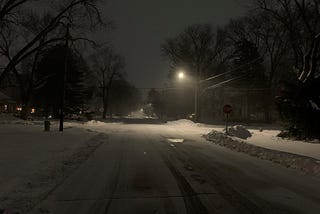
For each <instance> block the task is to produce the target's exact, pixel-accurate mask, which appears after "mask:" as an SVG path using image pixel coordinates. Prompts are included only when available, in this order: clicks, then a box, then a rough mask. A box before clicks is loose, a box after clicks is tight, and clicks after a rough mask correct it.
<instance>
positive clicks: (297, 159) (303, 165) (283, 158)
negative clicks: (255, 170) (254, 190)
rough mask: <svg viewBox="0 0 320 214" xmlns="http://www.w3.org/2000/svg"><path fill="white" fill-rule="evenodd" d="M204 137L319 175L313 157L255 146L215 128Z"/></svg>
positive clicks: (233, 148)
mask: <svg viewBox="0 0 320 214" xmlns="http://www.w3.org/2000/svg"><path fill="white" fill-rule="evenodd" d="M204 137H205V138H206V139H207V140H209V141H211V142H213V143H215V144H218V145H220V146H223V147H227V148H229V149H231V150H234V151H237V152H243V153H246V154H248V155H250V156H255V157H258V158H260V159H264V160H269V161H272V162H274V163H277V164H280V165H282V166H285V167H287V168H293V169H298V170H301V171H302V172H304V173H306V174H311V175H315V176H320V160H317V159H315V158H311V157H306V156H302V155H298V154H292V153H288V152H282V151H277V150H271V149H267V148H263V147H259V146H255V145H252V144H248V143H246V142H244V141H240V140H237V139H235V138H232V137H230V136H227V135H226V134H224V133H222V132H218V131H215V130H213V131H211V132H210V133H209V134H207V135H205V136H204Z"/></svg>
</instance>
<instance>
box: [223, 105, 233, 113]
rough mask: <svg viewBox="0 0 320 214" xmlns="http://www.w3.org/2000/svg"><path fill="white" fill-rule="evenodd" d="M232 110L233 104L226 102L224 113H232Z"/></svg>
mask: <svg viewBox="0 0 320 214" xmlns="http://www.w3.org/2000/svg"><path fill="white" fill-rule="evenodd" d="M231 112H232V106H231V105H228V104H226V105H224V106H223V113H225V114H230V113H231Z"/></svg>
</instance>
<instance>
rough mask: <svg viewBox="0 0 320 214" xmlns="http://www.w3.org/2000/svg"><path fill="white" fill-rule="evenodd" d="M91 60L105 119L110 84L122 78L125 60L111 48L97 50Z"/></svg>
mask: <svg viewBox="0 0 320 214" xmlns="http://www.w3.org/2000/svg"><path fill="white" fill-rule="evenodd" d="M91 59H92V63H93V69H94V71H95V73H96V74H97V79H98V82H99V88H100V89H101V92H102V104H103V113H102V118H103V119H105V118H106V115H107V111H108V106H109V95H110V90H111V85H112V82H113V81H114V80H115V79H116V78H122V77H123V75H124V69H125V60H124V58H123V57H122V56H121V55H119V54H117V53H116V52H115V51H114V49H113V48H111V47H106V48H102V49H98V50H97V52H96V53H95V54H94V55H92V56H91Z"/></svg>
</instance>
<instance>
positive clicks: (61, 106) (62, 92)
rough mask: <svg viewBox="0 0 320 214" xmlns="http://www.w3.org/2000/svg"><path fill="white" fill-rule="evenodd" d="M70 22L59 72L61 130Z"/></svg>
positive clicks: (61, 127)
mask: <svg viewBox="0 0 320 214" xmlns="http://www.w3.org/2000/svg"><path fill="white" fill-rule="evenodd" d="M69 28H70V24H67V31H66V38H65V39H66V40H65V61H64V69H63V71H62V72H61V80H60V81H61V94H60V123H59V131H60V132H63V120H64V99H65V84H66V74H67V70H68V51H69V50H68V49H69V37H70V31H69Z"/></svg>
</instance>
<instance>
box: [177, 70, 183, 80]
mask: <svg viewBox="0 0 320 214" xmlns="http://www.w3.org/2000/svg"><path fill="white" fill-rule="evenodd" d="M178 78H179V79H183V78H184V72H183V71H180V72H179V73H178Z"/></svg>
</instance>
